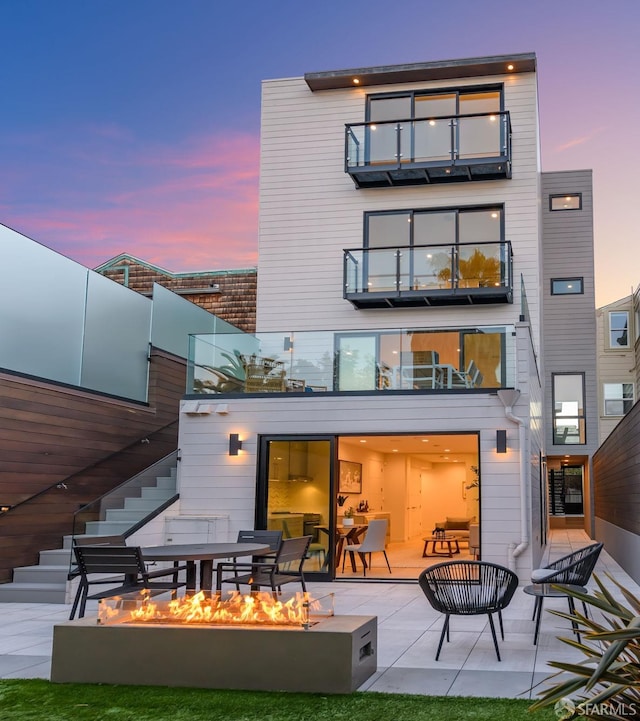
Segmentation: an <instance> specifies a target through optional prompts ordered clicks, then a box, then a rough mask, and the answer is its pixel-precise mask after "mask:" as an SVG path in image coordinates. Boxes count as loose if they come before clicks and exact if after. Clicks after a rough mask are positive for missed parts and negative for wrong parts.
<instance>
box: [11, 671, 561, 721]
mask: <svg viewBox="0 0 640 721" xmlns="http://www.w3.org/2000/svg"><path fill="white" fill-rule="evenodd" d="M531 703H532V702H531V701H527V700H519V699H490V698H462V697H457V696H447V697H443V696H413V695H407V694H388V693H369V692H367V693H354V694H349V695H343V696H323V695H321V694H301V693H267V692H254V691H212V690H208V689H185V688H165V687H149V686H144V687H143V686H103V685H90V684H75V683H74V684H52V683H50V682H49V681H44V680H40V679H31V680H29V679H28V680H24V679H3V680H0V720H1V721H218V720H220V721H223V720H224V721H301V720H302V719H313V720H314V721H343V720H344V721H466V720H467V719H469V720H470V721H471V720H473V721H485V720H486V721H520V720H521V719H522V720H523V721H524V719H527V720H528V721H549V720H550V719H555V715H554V714H553V711H552V710H551V709H542V710H541V711H537V712H535V713H531V712H530V711H529V710H528V709H529V706H530V705H531Z"/></svg>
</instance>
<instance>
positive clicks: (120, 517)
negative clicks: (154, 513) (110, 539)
mask: <svg viewBox="0 0 640 721" xmlns="http://www.w3.org/2000/svg"><path fill="white" fill-rule="evenodd" d="M147 514H148V512H147V511H136V510H135V509H134V510H129V511H127V510H126V509H122V508H110V509H109V510H108V511H107V512H106V513H105V514H104V515H105V519H104V523H119V522H121V521H122V522H128V524H129V526H132V525H133V524H134V523H137V522H138V521H139V520H140V519H142V518H144V517H145V516H146V515H147Z"/></svg>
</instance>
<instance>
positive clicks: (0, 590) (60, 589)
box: [0, 466, 177, 603]
mask: <svg viewBox="0 0 640 721" xmlns="http://www.w3.org/2000/svg"><path fill="white" fill-rule="evenodd" d="M176 474H177V468H176V466H173V467H172V468H170V469H169V470H168V475H163V476H158V477H156V479H155V485H150V486H144V487H142V488H138V489H136V492H137V493H140V494H141V495H139V496H136V497H127V498H125V499H124V505H123V507H122V508H111V509H108V510H107V511H105V519H104V520H102V521H89V522H87V524H86V531H85V534H84V535H85V536H114V535H126V534H127V532H128V531H129V530H130V529H131V528H132V527H133V526H136V525H138V524H140V523H141V522H143V521H144V519H145V518H147V517H149V516H153V515H155V512H156V511H157V509H158V508H160V507H161V506H163V505H164V504H166V503H167V502H168V501H170V500H171V499H172V498H173V497H174V496H175V495H176ZM71 547H72V536H65V537H64V538H63V547H62V548H58V549H53V550H46V551H40V554H39V563H38V565H37V566H23V567H21V568H14V569H13V581H11V582H10V583H3V584H0V603H70V602H71V601H70V599H72V598H73V593H75V586H76V584H77V580H76V581H75V582H74V581H69V580H68V574H69V569H70V567H71V557H72V553H71Z"/></svg>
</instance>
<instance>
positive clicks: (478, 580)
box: [418, 561, 518, 661]
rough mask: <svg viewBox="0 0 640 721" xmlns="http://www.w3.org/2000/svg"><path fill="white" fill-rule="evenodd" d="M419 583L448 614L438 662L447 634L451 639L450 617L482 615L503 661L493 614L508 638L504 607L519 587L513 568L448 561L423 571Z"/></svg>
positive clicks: (430, 601) (438, 608)
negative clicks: (504, 621)
mask: <svg viewBox="0 0 640 721" xmlns="http://www.w3.org/2000/svg"><path fill="white" fill-rule="evenodd" d="M418 583H419V584H420V588H421V589H422V590H423V592H424V595H425V596H426V597H427V600H428V601H429V603H430V604H431V605H432V606H433V608H435V610H436V611H440V612H441V613H444V614H445V619H444V624H443V626H442V633H441V634H440V643H439V644H438V651H437V652H436V661H437V660H438V658H439V657H440V650H441V649H442V642H443V640H444V636H445V634H446V635H447V641H448V640H449V619H450V617H451V616H477V615H480V614H487V616H488V617H489V625H490V627H491V635H492V636H493V645H494V647H495V649H496V655H497V657H498V661H500V660H501V658H500V651H499V649H498V640H497V638H496V630H495V626H494V624H493V616H492V614H494V613H497V614H498V620H499V621H500V635H501V636H502V640H504V628H503V625H502V609H503V608H506V607H507V606H508V605H509V603H510V602H511V599H512V598H513V594H514V593H515V590H516V588H517V587H518V577H517V576H516V574H515V573H514V572H513V571H510V570H509V569H508V568H504V567H503V566H498V565H496V564H494V563H486V562H485V561H447V562H445V563H438V564H436V565H435V566H431V567H430V568H427V569H425V570H424V571H422V573H421V574H420V576H419V577H418Z"/></svg>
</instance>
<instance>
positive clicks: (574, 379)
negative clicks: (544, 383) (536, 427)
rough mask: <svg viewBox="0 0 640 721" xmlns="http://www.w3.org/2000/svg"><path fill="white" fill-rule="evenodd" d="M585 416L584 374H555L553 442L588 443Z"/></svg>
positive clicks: (556, 443)
mask: <svg viewBox="0 0 640 721" xmlns="http://www.w3.org/2000/svg"><path fill="white" fill-rule="evenodd" d="M586 442H587V441H586V433H585V416H584V374H583V373H575V374H573V373H558V374H554V375H553V443H554V445H571V444H582V443H586Z"/></svg>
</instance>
